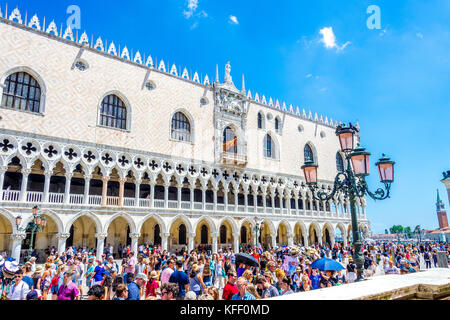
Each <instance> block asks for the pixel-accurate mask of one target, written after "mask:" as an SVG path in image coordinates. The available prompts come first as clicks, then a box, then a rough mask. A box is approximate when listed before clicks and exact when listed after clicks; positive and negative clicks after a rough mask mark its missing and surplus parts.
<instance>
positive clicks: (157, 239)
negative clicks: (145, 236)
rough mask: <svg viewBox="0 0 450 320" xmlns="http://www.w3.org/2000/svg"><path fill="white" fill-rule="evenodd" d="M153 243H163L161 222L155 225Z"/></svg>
mask: <svg viewBox="0 0 450 320" xmlns="http://www.w3.org/2000/svg"><path fill="white" fill-rule="evenodd" d="M153 244H154V245H159V244H161V229H160V228H159V224H157V225H156V226H155V233H154V235H153Z"/></svg>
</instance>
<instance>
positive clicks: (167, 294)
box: [161, 282, 178, 300]
mask: <svg viewBox="0 0 450 320" xmlns="http://www.w3.org/2000/svg"><path fill="white" fill-rule="evenodd" d="M177 296H178V284H177V283H171V282H168V283H164V284H163V285H162V286H161V300H176V297H177Z"/></svg>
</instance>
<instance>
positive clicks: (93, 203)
mask: <svg viewBox="0 0 450 320" xmlns="http://www.w3.org/2000/svg"><path fill="white" fill-rule="evenodd" d="M47 197H48V200H47V201H44V200H45V199H44V193H43V192H34V191H27V192H26V195H25V197H24V198H22V195H21V192H20V191H19V190H3V191H2V192H1V193H0V199H1V201H0V204H1V203H31V204H33V205H34V204H38V203H46V204H50V205H58V204H61V205H70V206H81V207H86V206H88V207H102V206H103V205H102V204H103V201H102V200H103V199H102V196H101V195H88V198H87V199H85V195H84V194H69V197H68V200H67V201H66V199H65V194H64V193H53V192H49V193H48V196H47ZM23 199H24V201H23ZM122 201H123V203H122V205H120V197H115V196H107V197H106V199H105V204H106V205H105V206H106V207H114V208H117V207H119V208H120V207H123V208H152V209H154V210H156V211H158V210H164V211H166V210H168V211H181V212H183V211H184V212H187V211H201V212H208V213H214V212H228V213H235V212H238V213H241V214H245V213H250V214H251V213H253V214H267V215H272V214H274V215H281V216H289V215H291V216H302V217H329V218H333V217H334V218H338V219H348V218H350V214H348V213H336V212H330V211H314V210H304V209H301V208H299V209H298V210H297V209H296V208H290V209H288V208H283V209H281V208H272V207H271V206H266V207H263V206H260V205H257V206H256V207H255V206H254V205H248V206H247V207H246V206H245V205H240V204H239V205H235V204H227V205H225V204H224V203H216V204H214V203H210V202H205V203H203V202H190V201H180V202H179V201H177V200H167V201H165V200H162V199H154V200H153V201H152V200H151V199H148V198H145V199H144V198H138V199H136V198H130V197H123V200H122ZM359 216H360V217H361V218H363V219H364V218H365V215H364V213H362V214H361V213H360V214H359Z"/></svg>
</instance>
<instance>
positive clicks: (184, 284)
mask: <svg viewBox="0 0 450 320" xmlns="http://www.w3.org/2000/svg"><path fill="white" fill-rule="evenodd" d="M176 268H177V270H176V271H175V272H173V273H172V275H171V276H170V278H169V282H170V283H176V284H178V289H179V290H178V297H177V298H178V300H183V299H184V296H185V295H186V292H187V291H189V277H188V275H187V274H186V273H185V272H184V271H183V262H181V261H180V260H177V262H176Z"/></svg>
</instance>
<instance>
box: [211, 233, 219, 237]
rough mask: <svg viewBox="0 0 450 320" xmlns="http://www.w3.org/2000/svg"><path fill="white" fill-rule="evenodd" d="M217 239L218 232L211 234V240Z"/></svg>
mask: <svg viewBox="0 0 450 320" xmlns="http://www.w3.org/2000/svg"><path fill="white" fill-rule="evenodd" d="M217 237H219V233H218V232H214V233H211V238H217Z"/></svg>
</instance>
